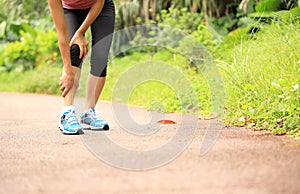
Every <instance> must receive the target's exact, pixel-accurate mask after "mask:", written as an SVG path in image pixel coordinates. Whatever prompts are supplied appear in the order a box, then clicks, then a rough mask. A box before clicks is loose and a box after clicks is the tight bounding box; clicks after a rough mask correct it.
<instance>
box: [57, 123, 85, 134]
mask: <svg viewBox="0 0 300 194" xmlns="http://www.w3.org/2000/svg"><path fill="white" fill-rule="evenodd" d="M58 128H59V130H60V131H61V132H62V133H63V134H64V135H79V134H83V130H82V129H80V130H77V132H70V131H66V130H64V129H63V126H62V125H61V124H60V125H59V126H58Z"/></svg>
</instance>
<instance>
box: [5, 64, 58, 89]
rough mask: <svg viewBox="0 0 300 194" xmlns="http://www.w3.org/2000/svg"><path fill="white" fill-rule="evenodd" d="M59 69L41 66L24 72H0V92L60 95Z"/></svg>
mask: <svg viewBox="0 0 300 194" xmlns="http://www.w3.org/2000/svg"><path fill="white" fill-rule="evenodd" d="M61 71H62V70H61V68H60V67H57V66H51V65H41V66H39V67H37V68H35V69H33V70H30V71H26V72H22V73H20V72H17V71H11V72H7V71H0V77H1V79H0V91H7V92H27V93H41V94H60V91H59V84H58V81H59V78H60V76H61Z"/></svg>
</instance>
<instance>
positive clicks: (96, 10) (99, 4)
mask: <svg viewBox="0 0 300 194" xmlns="http://www.w3.org/2000/svg"><path fill="white" fill-rule="evenodd" d="M104 1H105V0H96V1H95V3H94V4H93V6H92V7H91V9H90V11H89V13H88V15H87V16H86V18H85V20H84V21H83V23H82V24H81V26H80V28H79V29H78V30H77V32H79V33H81V34H85V32H86V31H87V29H88V28H89V27H90V25H91V24H92V23H93V22H94V20H95V19H96V18H97V16H98V15H99V14H100V12H101V10H102V8H103V5H104Z"/></svg>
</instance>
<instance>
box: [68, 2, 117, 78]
mask: <svg viewBox="0 0 300 194" xmlns="http://www.w3.org/2000/svg"><path fill="white" fill-rule="evenodd" d="M89 10H90V8H88V9H66V8H64V13H65V18H66V22H67V26H68V31H69V34H70V40H71V38H72V37H73V35H74V34H75V32H76V31H77V29H78V28H79V27H80V26H81V24H82V22H83V21H84V20H85V18H86V16H87V14H88V13H89ZM114 24H115V6H114V3H113V0H105V3H104V5H103V8H102V11H101V12H100V14H99V15H98V17H97V18H96V19H95V21H94V22H93V23H92V25H91V32H92V51H91V52H92V53H91V61H90V62H91V70H90V73H91V74H92V75H94V76H97V77H105V76H106V71H107V70H106V69H107V61H108V53H109V49H110V46H111V42H112V37H113V31H114ZM70 54H71V62H72V66H76V67H79V68H81V65H82V60H81V59H79V47H78V45H73V46H72V47H71V51H70Z"/></svg>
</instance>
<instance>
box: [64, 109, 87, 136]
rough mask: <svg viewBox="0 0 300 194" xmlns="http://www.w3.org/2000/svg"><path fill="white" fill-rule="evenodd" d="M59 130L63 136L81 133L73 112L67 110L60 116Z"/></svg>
mask: <svg viewBox="0 0 300 194" xmlns="http://www.w3.org/2000/svg"><path fill="white" fill-rule="evenodd" d="M59 129H60V130H61V131H62V133H63V134H68V135H71V134H80V133H83V131H82V127H81V125H80V123H79V122H78V120H77V117H76V115H75V111H74V110H69V111H67V112H64V113H63V114H62V115H61V117H60V125H59Z"/></svg>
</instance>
